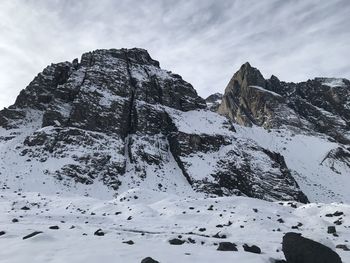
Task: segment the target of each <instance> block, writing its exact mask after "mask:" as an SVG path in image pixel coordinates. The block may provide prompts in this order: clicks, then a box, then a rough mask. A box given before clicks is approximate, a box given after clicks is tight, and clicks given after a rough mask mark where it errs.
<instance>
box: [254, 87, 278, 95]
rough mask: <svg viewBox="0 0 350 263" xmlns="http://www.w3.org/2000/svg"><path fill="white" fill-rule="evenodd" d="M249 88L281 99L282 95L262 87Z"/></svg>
mask: <svg viewBox="0 0 350 263" xmlns="http://www.w3.org/2000/svg"><path fill="white" fill-rule="evenodd" d="M249 87H251V88H254V89H257V90H261V91H263V92H268V93H270V94H272V95H273V96H277V97H281V95H280V94H278V93H276V92H273V91H271V90H267V89H264V88H263V87H260V86H249Z"/></svg>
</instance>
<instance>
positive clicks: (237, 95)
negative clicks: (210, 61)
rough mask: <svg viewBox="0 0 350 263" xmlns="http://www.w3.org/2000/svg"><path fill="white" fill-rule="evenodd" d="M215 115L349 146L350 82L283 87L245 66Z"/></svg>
mask: <svg viewBox="0 0 350 263" xmlns="http://www.w3.org/2000/svg"><path fill="white" fill-rule="evenodd" d="M218 112H219V113H220V114H223V115H225V116H228V117H229V118H230V119H231V120H232V121H234V122H236V123H239V124H241V125H245V126H252V125H258V126H262V127H264V128H268V129H269V128H281V127H286V126H287V127H292V128H296V129H299V130H304V131H308V132H311V133H323V134H325V135H328V136H330V137H331V138H333V140H335V141H337V142H340V143H343V144H349V143H350V133H349V127H350V81H349V80H347V79H331V78H316V79H313V80H308V81H306V82H301V83H287V82H283V81H280V80H279V79H278V78H277V77H275V76H271V78H270V79H264V77H263V76H262V75H261V73H260V71H259V70H258V69H256V68H254V67H252V66H251V65H250V64H249V63H245V64H244V65H243V66H242V67H241V68H240V69H239V71H238V72H236V73H235V74H234V76H233V77H232V79H231V80H230V82H229V83H228V85H227V87H226V89H225V94H224V96H223V98H222V103H221V104H220V106H219V107H218Z"/></svg>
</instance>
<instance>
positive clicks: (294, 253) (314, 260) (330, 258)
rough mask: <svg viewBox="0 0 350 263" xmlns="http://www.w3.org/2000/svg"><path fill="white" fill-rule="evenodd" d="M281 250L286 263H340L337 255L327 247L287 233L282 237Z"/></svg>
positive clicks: (295, 234)
mask: <svg viewBox="0 0 350 263" xmlns="http://www.w3.org/2000/svg"><path fill="white" fill-rule="evenodd" d="M282 250H283V253H284V255H285V257H286V260H287V262H288V263H341V262H342V261H341V259H340V257H339V255H338V254H337V253H336V252H334V251H333V250H332V249H330V248H329V247H326V246H325V245H322V244H320V243H318V242H315V241H313V240H311V239H308V238H304V237H302V236H301V234H298V233H292V232H289V233H287V234H285V235H284V237H283V243H282Z"/></svg>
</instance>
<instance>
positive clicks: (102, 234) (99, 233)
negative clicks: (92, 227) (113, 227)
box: [94, 228, 105, 236]
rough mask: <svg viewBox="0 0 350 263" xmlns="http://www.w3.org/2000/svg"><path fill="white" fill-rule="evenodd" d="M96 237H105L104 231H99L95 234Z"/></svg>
mask: <svg viewBox="0 0 350 263" xmlns="http://www.w3.org/2000/svg"><path fill="white" fill-rule="evenodd" d="M94 235H95V236H104V235H105V233H104V232H103V231H102V229H101V228H100V229H97V230H96V231H95V233H94Z"/></svg>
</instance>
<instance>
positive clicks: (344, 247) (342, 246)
mask: <svg viewBox="0 0 350 263" xmlns="http://www.w3.org/2000/svg"><path fill="white" fill-rule="evenodd" d="M335 248H339V249H342V250H344V251H350V248H348V246H347V245H345V244H339V245H336V246H335Z"/></svg>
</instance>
